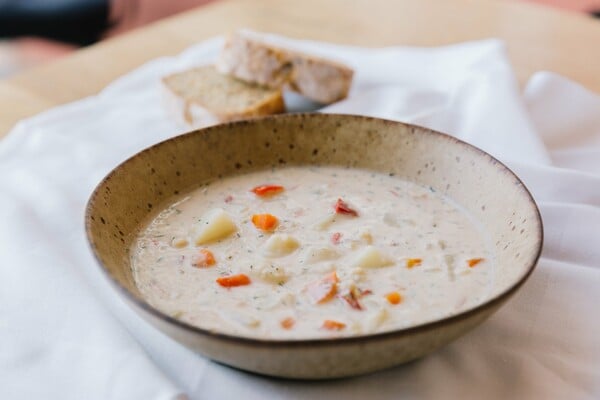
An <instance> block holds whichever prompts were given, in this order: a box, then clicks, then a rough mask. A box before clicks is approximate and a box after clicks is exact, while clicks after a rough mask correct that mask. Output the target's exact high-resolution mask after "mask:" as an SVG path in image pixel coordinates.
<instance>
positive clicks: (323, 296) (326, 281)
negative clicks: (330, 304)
mask: <svg viewBox="0 0 600 400" xmlns="http://www.w3.org/2000/svg"><path fill="white" fill-rule="evenodd" d="M337 283H338V277H337V274H336V273H335V271H333V272H332V273H330V274H327V275H326V276H325V277H324V278H323V279H321V280H319V281H316V282H312V283H310V284H309V285H308V287H307V289H306V290H307V293H308V295H309V296H310V298H311V299H312V300H313V302H314V303H315V304H318V303H325V302H326V301H327V300H331V299H332V298H333V296H335V294H336V293H337Z"/></svg>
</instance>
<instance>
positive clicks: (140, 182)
mask: <svg viewBox="0 0 600 400" xmlns="http://www.w3.org/2000/svg"><path fill="white" fill-rule="evenodd" d="M308 164H318V165H337V166H345V167H350V168H353V167H354V168H365V169H370V170H375V171H380V172H384V173H389V174H394V175H396V176H398V177H400V178H403V179H407V180H410V181H413V182H416V183H419V184H422V185H426V186H430V187H431V188H433V189H434V190H436V191H439V192H441V193H443V194H445V195H448V196H449V197H451V198H452V199H454V200H455V201H456V202H458V203H459V204H460V205H462V206H463V207H465V208H466V209H467V210H468V211H470V212H471V213H472V214H473V215H474V216H475V218H477V219H478V220H479V221H480V222H481V223H482V224H483V226H484V228H485V229H486V230H487V231H488V232H489V233H490V236H491V238H492V243H491V245H492V248H493V251H494V252H495V255H496V260H495V262H496V276H495V283H494V289H493V291H492V293H491V295H490V300H491V299H493V298H495V297H497V296H499V295H501V294H502V293H505V292H507V291H509V290H510V289H511V288H513V287H514V286H515V285H517V284H518V283H520V282H521V281H522V280H523V279H524V278H525V277H526V276H527V275H528V273H529V272H531V270H532V269H533V267H534V265H535V263H536V261H537V258H538V256H539V251H540V248H541V243H542V225H541V219H540V216H539V212H538V209H537V207H536V205H535V203H534V201H533V199H532V198H531V196H530V194H529V192H528V191H527V189H526V188H525V187H524V186H523V184H522V182H521V181H520V180H519V179H518V178H517V177H516V176H515V175H514V174H513V173H512V172H511V171H509V170H508V169H507V168H506V167H505V166H504V165H502V164H501V163H500V162H498V161H497V160H495V159H494V158H492V157H491V156H489V155H487V154H486V153H484V152H482V151H481V150H478V149H476V148H475V147H472V146H470V145H467V144H465V143H463V142H460V141H458V140H457V139H455V138H452V137H450V136H446V135H443V134H439V133H437V132H433V131H430V130H428V129H425V128H422V127H417V126H412V125H407V124H403V123H399V122H392V121H385V120H380V119H373V118H367V117H357V116H349V115H331V114H290V115H282V116H277V117H269V118H264V119H256V120H250V121H241V122H234V123H229V124H224V125H218V126H215V127H211V128H207V129H203V130H199V131H194V132H191V133H188V134H185V135H182V136H178V137H175V138H173V139H170V140H167V141H165V142H162V143H159V144H157V145H155V146H153V147H150V148H148V149H146V150H144V151H142V152H141V153H138V154H137V155H135V156H134V157H132V158H130V159H129V160H127V161H126V162H124V163H123V164H121V165H119V166H118V167H117V168H116V169H114V170H113V171H112V172H111V173H110V174H109V175H108V176H107V177H106V178H105V179H104V180H103V181H102V182H101V183H100V184H99V185H98V187H97V188H96V191H95V192H94V194H93V195H92V197H91V199H90V201H89V203H88V208H87V212H86V229H87V234H88V239H89V241H90V244H91V246H92V249H93V251H94V253H95V255H96V257H97V258H98V260H99V261H100V264H101V266H102V268H104V269H105V270H106V272H107V273H108V274H109V275H110V276H111V277H112V279H113V280H114V281H115V282H116V283H117V284H118V285H119V286H121V287H122V288H124V289H125V290H126V292H127V293H128V294H129V295H130V296H133V297H134V298H136V299H137V300H138V301H139V302H142V303H145V301H144V300H143V298H142V297H141V295H140V293H139V292H138V290H137V288H136V285H135V283H134V280H133V276H132V272H131V266H130V259H129V247H130V245H131V244H132V241H133V240H134V239H135V236H136V234H137V233H138V230H139V229H140V227H141V225H142V223H143V221H145V220H146V219H147V218H148V217H149V215H151V214H154V213H156V212H158V211H160V209H161V207H163V206H165V205H166V204H168V201H169V199H171V198H172V197H173V196H176V195H178V194H180V193H185V192H186V191H189V190H190V189H192V188H194V187H196V186H198V184H200V183H202V182H204V181H207V180H211V179H213V178H215V177H221V176H227V175H230V174H240V173H244V172H249V171H252V170H259V169H264V168H271V167H277V166H285V165H308ZM148 307H150V306H148ZM465 311H466V310H465ZM157 313H160V312H158V311H157Z"/></svg>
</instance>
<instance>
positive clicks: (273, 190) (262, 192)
mask: <svg viewBox="0 0 600 400" xmlns="http://www.w3.org/2000/svg"><path fill="white" fill-rule="evenodd" d="M251 191H252V192H253V193H254V194H255V195H257V196H261V197H264V196H273V195H274V194H278V193H281V192H283V186H279V185H260V186H257V187H255V188H254V189H252V190H251Z"/></svg>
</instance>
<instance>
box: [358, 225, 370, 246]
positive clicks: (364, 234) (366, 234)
mask: <svg viewBox="0 0 600 400" xmlns="http://www.w3.org/2000/svg"><path fill="white" fill-rule="evenodd" d="M358 237H359V238H360V240H361V241H362V242H363V243H366V244H373V235H372V234H371V230H370V229H369V228H361V229H360V230H359V232H358Z"/></svg>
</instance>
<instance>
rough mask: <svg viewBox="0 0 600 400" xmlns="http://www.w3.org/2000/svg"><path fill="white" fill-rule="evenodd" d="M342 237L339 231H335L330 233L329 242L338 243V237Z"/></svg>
mask: <svg viewBox="0 0 600 400" xmlns="http://www.w3.org/2000/svg"><path fill="white" fill-rule="evenodd" d="M341 238H342V234H341V233H340V232H335V233H334V234H333V235H331V243H333V244H340V239H341Z"/></svg>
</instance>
